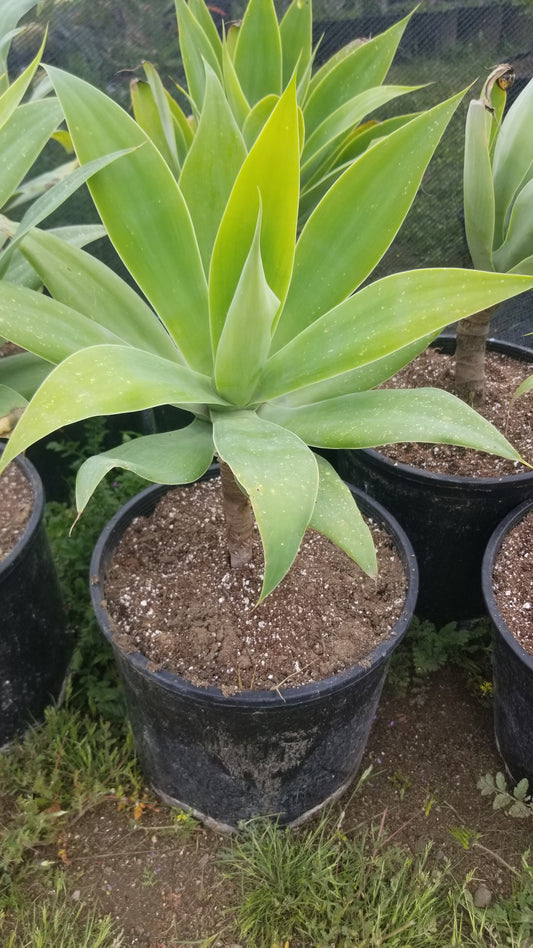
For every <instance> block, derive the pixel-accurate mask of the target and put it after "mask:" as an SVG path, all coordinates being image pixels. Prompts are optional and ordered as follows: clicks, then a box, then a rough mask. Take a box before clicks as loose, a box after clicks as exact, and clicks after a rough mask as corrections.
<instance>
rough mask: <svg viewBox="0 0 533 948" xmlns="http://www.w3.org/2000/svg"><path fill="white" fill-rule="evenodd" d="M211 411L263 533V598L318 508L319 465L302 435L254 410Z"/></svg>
mask: <svg viewBox="0 0 533 948" xmlns="http://www.w3.org/2000/svg"><path fill="white" fill-rule="evenodd" d="M211 415H212V419H213V440H214V443H215V450H216V453H217V454H218V456H219V458H221V459H222V460H223V461H225V462H226V463H227V464H228V466H229V467H230V468H231V470H232V472H233V474H234V476H235V478H236V480H237V481H238V483H239V484H240V485H241V486H242V487H243V488H244V490H245V491H246V493H247V495H248V497H249V498H250V503H251V504H252V507H253V511H254V514H255V518H256V521H257V526H258V528H259V533H260V534H261V540H262V543H263V549H264V552H265V576H264V581H263V588H262V590H261V596H260V598H259V602H262V601H263V599H265V598H266V596H268V594H269V593H271V592H272V590H273V589H275V587H276V586H277V585H278V583H280V582H281V580H282V579H283V577H284V576H285V574H286V573H287V572H288V570H289V569H290V567H291V565H292V563H293V562H294V559H295V557H296V554H297V553H298V549H299V546H300V543H301V540H302V537H303V535H304V533H305V530H306V527H307V525H308V524H309V521H310V519H311V516H312V514H313V510H314V507H315V501H316V497H317V492H318V468H317V463H316V460H315V456H314V455H313V453H312V452H311V451H309V449H308V448H307V447H306V445H305V444H303V443H302V441H300V439H299V438H297V437H295V436H294V435H292V434H291V433H290V432H289V431H285V430H284V429H283V428H280V427H278V426H277V425H275V424H270V423H269V422H268V421H264V420H263V419H261V418H258V417H257V415H256V414H254V413H253V412H244V411H243V412H229V413H221V412H216V411H212V412H211ZM295 472H297V476H295Z"/></svg>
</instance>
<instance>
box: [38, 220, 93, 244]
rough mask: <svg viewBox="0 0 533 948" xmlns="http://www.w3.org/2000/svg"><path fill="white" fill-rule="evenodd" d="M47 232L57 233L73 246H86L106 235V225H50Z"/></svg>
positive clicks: (57, 235) (56, 234)
mask: <svg viewBox="0 0 533 948" xmlns="http://www.w3.org/2000/svg"><path fill="white" fill-rule="evenodd" d="M46 233H47V234H55V236H56V237H60V238H61V240H64V241H66V243H67V244H72V246H73V247H85V246H86V245H87V244H91V243H92V242H93V241H94V240H101V239H102V237H105V236H106V231H105V227H102V225H101V224H67V226H66V227H49V228H48V230H47V231H46Z"/></svg>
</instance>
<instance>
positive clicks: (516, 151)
mask: <svg viewBox="0 0 533 948" xmlns="http://www.w3.org/2000/svg"><path fill="white" fill-rule="evenodd" d="M512 82H513V70H512V67H511V65H510V64H509V63H502V64H500V65H499V66H496V67H495V68H494V69H493V70H492V72H491V74H490V76H489V77H488V79H487V81H486V82H485V84H484V86H483V91H482V94H481V98H479V99H474V100H473V101H472V102H470V105H469V107H468V114H467V119H466V138H465V155H464V214H465V229H466V238H467V243H468V249H469V252H470V257H471V259H472V263H473V265H474V267H476V268H477V269H479V270H492V271H495V272H498V273H526V274H533V228H532V226H531V219H532V216H533V81H531V82H529V83H528V85H527V86H526V87H525V89H523V91H522V92H521V93H520V95H518V96H517V98H516V100H515V102H514V103H513V105H512V106H511V108H510V109H509V111H508V112H507V114H506V115H505V117H503V111H504V107H505V100H506V92H507V89H508V88H509V87H510V85H512ZM493 312H494V309H493V307H489V308H488V309H486V310H484V311H483V312H480V313H476V314H474V315H472V316H470V317H468V318H467V319H465V320H463V321H461V322H460V323H459V326H458V329H457V349H456V354H455V362H456V371H455V385H456V391H457V394H458V395H460V397H461V398H463V399H464V400H465V401H467V402H468V403H469V404H473V405H479V404H481V402H482V401H483V398H484V392H485V342H486V339H487V337H488V334H489V331H490V323H491V318H492V315H493Z"/></svg>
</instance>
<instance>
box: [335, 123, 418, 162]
mask: <svg viewBox="0 0 533 948" xmlns="http://www.w3.org/2000/svg"><path fill="white" fill-rule="evenodd" d="M419 114H420V113H419V112H409V113H407V114H406V115H394V116H393V117H392V118H388V119H383V121H379V120H376V119H372V120H370V121H369V122H366V123H365V124H364V125H360V126H358V127H357V128H355V129H354V130H353V131H352V132H351V133H350V135H349V136H347V138H346V139H345V142H344V143H343V144H342V145H341V147H340V150H339V152H338V154H337V155H336V158H335V161H336V163H343V162H345V161H353V160H354V158H358V157H359V155H362V154H363V152H364V151H366V150H367V148H369V147H370V146H371V145H373V144H375V143H376V142H377V141H379V139H380V138H385V136H386V135H390V133H391V132H395V131H396V129H397V128H401V126H402V125H406V124H407V122H410V121H411V119H414V118H416V117H417V115H419Z"/></svg>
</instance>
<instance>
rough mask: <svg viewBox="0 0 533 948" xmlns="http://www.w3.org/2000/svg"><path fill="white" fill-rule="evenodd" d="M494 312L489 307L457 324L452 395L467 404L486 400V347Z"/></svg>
mask: <svg viewBox="0 0 533 948" xmlns="http://www.w3.org/2000/svg"><path fill="white" fill-rule="evenodd" d="M494 310H495V307H494V306H490V307H489V308H488V309H484V310H481V312H479V313H474V314H473V316H468V318H467V319H461V320H460V322H459V323H458V325H457V345H456V349H455V392H456V394H457V395H458V396H459V398H462V400H463V401H464V402H466V403H467V404H468V405H472V406H478V405H481V404H482V403H483V400H484V398H485V346H486V342H487V337H488V334H489V329H490V321H491V318H492V316H493V314H494Z"/></svg>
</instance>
